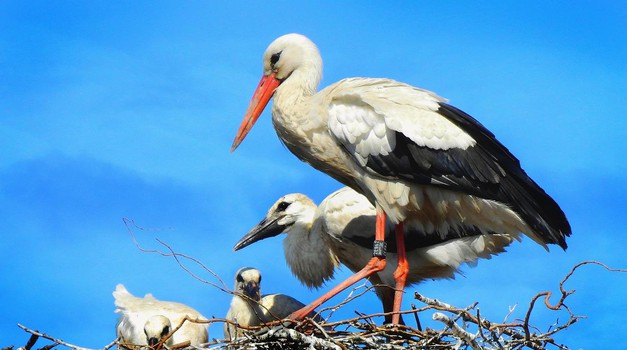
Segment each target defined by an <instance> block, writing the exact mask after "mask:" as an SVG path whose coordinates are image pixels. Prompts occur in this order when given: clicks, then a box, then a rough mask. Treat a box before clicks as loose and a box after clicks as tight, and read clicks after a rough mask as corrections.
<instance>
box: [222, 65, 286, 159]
mask: <svg viewBox="0 0 627 350" xmlns="http://www.w3.org/2000/svg"><path fill="white" fill-rule="evenodd" d="M279 84H281V81H280V80H278V79H277V78H276V77H275V73H272V74H270V75H264V76H263V77H262V78H261V81H260V82H259V85H258V86H257V89H256V90H255V93H254V94H253V99H252V100H251V101H250V104H249V105H248V109H247V110H246V114H244V120H242V124H241V125H240V127H239V130H238V131H237V135H235V140H233V145H232V146H231V152H233V151H235V149H236V148H237V146H239V144H240V143H242V141H244V138H245V137H246V135H247V134H248V132H249V131H250V129H252V127H253V125H254V124H255V122H256V121H257V119H258V118H259V116H260V115H261V112H263V109H264V108H266V105H267V104H268V102H269V101H270V99H271V98H272V95H273V94H274V90H276V88H277V87H278V86H279Z"/></svg>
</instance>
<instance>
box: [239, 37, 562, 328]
mask: <svg viewBox="0 0 627 350" xmlns="http://www.w3.org/2000/svg"><path fill="white" fill-rule="evenodd" d="M321 75H322V58H321V57H320V53H319V52H318V48H317V47H316V45H315V44H314V43H313V42H311V41H310V40H309V39H308V38H306V37H305V36H302V35H299V34H287V35H284V36H282V37H279V38H278V39H276V40H275V41H273V42H272V43H271V44H270V46H268V48H267V49H266V51H265V53H264V56H263V76H262V78H261V81H260V83H259V85H258V87H257V89H256V91H255V93H254V95H253V98H252V101H251V102H250V105H249V107H248V109H247V111H246V114H245V115H244V120H243V121H242V124H241V126H240V128H239V130H238V132H237V135H236V136H235V140H234V141H233V145H232V147H231V152H232V151H234V150H235V149H236V148H237V146H238V145H239V144H240V143H241V142H242V140H243V139H244V137H245V136H246V134H247V133H248V132H249V131H250V129H251V128H252V126H253V124H254V123H255V121H256V120H257V118H258V117H259V115H260V114H261V112H262V111H263V109H264V108H265V106H266V105H267V103H268V101H269V100H270V99H271V98H272V97H274V104H273V106H272V122H273V125H274V128H275V130H276V132H277V134H278V136H279V138H280V139H281V141H282V142H283V143H284V144H285V145H286V146H287V148H288V149H289V150H290V151H291V152H292V153H294V154H295V155H296V156H297V157H298V158H300V159H301V160H302V161H305V162H307V163H309V164H310V165H311V166H313V167H314V168H316V169H318V170H320V171H322V172H325V173H327V174H328V175H330V176H332V177H333V178H335V179H336V180H338V181H340V182H342V183H343V184H345V185H347V186H349V187H351V188H353V189H354V190H356V191H358V192H360V193H362V194H363V195H365V196H366V198H368V200H369V201H370V202H371V203H373V204H374V205H375V208H376V210H377V220H376V229H375V241H374V248H373V257H372V259H370V261H369V262H368V263H367V264H366V265H365V266H364V267H363V268H362V269H361V270H360V271H359V272H358V273H356V274H355V275H354V276H352V277H351V278H349V279H347V280H346V281H344V282H342V283H341V284H339V285H338V286H337V287H336V288H334V289H332V290H331V291H329V292H328V293H327V294H325V295H323V296H322V297H320V298H319V299H317V300H316V301H314V302H313V303H312V304H310V305H309V306H308V307H307V308H304V309H302V310H300V311H298V312H296V313H294V314H293V315H292V316H293V317H295V318H299V317H303V316H304V315H305V314H307V313H309V312H310V311H311V310H313V308H315V307H317V306H318V305H320V304H321V303H323V302H325V301H326V300H328V299H329V298H330V297H332V296H333V295H335V294H337V293H338V292H340V291H342V290H344V289H345V288H347V287H348V286H350V285H351V284H353V283H355V282H357V281H359V280H360V279H362V278H364V277H367V276H370V275H371V274H373V273H375V272H378V271H381V270H383V269H384V268H385V229H384V228H385V222H386V217H387V218H388V219H389V220H390V221H391V222H392V223H394V224H395V225H397V229H396V234H395V236H396V242H397V246H398V265H397V269H396V271H395V273H394V277H395V281H396V285H395V288H396V293H395V299H394V308H393V309H394V311H398V310H400V305H401V299H402V293H403V288H404V286H405V282H406V278H407V273H408V265H407V259H406V257H405V239H404V235H403V232H404V230H403V228H402V226H403V224H408V223H411V222H412V221H417V222H420V223H422V225H424V226H425V227H426V228H427V230H426V231H425V233H426V234H433V235H439V234H440V233H441V232H447V231H448V230H449V228H451V227H452V228H455V229H457V228H459V227H462V226H474V227H477V228H478V229H480V230H482V231H484V232H501V233H507V234H514V233H518V232H522V233H524V234H525V235H527V236H529V237H531V238H532V239H533V240H535V241H536V242H538V243H539V244H541V245H543V246H545V248H546V245H547V244H558V245H559V246H561V247H562V248H563V249H566V236H569V235H570V233H571V230H570V225H569V223H568V220H567V219H566V216H565V215H564V213H563V212H562V210H561V208H560V207H559V206H558V204H557V203H556V202H555V201H554V200H553V199H552V198H551V197H550V196H549V195H548V194H546V193H545V192H544V190H543V189H542V188H540V186H538V185H537V184H536V183H535V182H534V181H533V180H532V179H531V178H530V177H529V176H528V175H527V174H526V173H525V171H524V170H523V169H522V168H521V166H520V163H519V161H518V159H516V157H514V155H513V154H511V153H510V152H509V150H508V149H507V148H505V146H503V145H502V144H501V143H500V142H499V141H498V140H497V139H496V138H495V136H494V135H493V134H492V133H491V132H490V131H489V130H487V129H486V128H485V127H484V126H483V125H481V123H479V122H478V121H477V120H475V119H474V118H472V117H471V116H470V115H468V114H466V113H464V112H463V111H461V110H459V109H457V108H455V107H453V106H451V105H449V104H448V103H446V102H445V99H443V98H441V97H439V96H437V95H436V94H435V93H433V92H430V91H427V90H423V89H419V88H416V87H413V86H410V85H407V84H403V83H400V82H397V81H394V80H390V79H371V78H349V79H344V80H341V81H339V82H337V83H335V84H332V85H331V86H329V87H327V88H325V89H323V90H322V91H320V92H318V93H316V89H317V86H318V84H319V82H320V79H321ZM411 239H412V238H411V237H408V240H411ZM397 321H398V317H395V319H394V323H397Z"/></svg>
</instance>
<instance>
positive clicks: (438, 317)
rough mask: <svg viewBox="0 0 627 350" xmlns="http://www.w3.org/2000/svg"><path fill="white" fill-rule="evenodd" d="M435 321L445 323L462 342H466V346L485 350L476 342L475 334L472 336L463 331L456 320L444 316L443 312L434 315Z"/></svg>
mask: <svg viewBox="0 0 627 350" xmlns="http://www.w3.org/2000/svg"><path fill="white" fill-rule="evenodd" d="M433 319H434V320H436V321H440V322H442V323H444V324H445V325H446V326H447V327H448V328H450V329H451V331H453V334H455V335H456V336H458V337H459V338H460V339H461V340H463V341H464V342H466V344H468V345H470V346H471V347H472V348H473V349H483V347H482V346H481V345H479V344H478V343H477V341H476V340H475V335H474V334H470V333H469V332H467V331H465V330H464V329H462V328H461V327H460V326H459V325H458V324H457V323H456V322H455V320H454V319H452V318H450V317H448V316H446V315H445V314H443V313H441V312H436V313H434V314H433Z"/></svg>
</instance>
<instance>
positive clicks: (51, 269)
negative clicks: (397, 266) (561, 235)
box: [0, 1, 627, 348]
mask: <svg viewBox="0 0 627 350" xmlns="http://www.w3.org/2000/svg"><path fill="white" fill-rule="evenodd" d="M290 32H298V33H302V34H305V35H307V36H309V37H310V38H311V39H312V40H313V41H314V42H316V43H317V44H318V46H319V48H320V50H321V53H322V56H323V60H324V64H325V70H324V78H323V82H322V84H321V86H326V85H328V84H330V83H333V82H335V81H337V80H339V79H341V78H344V77H351V76H368V77H388V78H393V79H397V80H401V81H403V82H406V83H409V84H412V85H416V86H420V87H422V88H426V89H429V90H432V91H435V92H437V93H438V94H440V95H442V96H444V97H446V98H448V99H449V100H450V102H451V103H452V104H453V105H455V106H457V107H459V108H461V109H463V110H465V111H466V112H468V113H469V114H471V115H473V116H474V117H476V118H477V119H479V120H480V121H481V122H482V123H484V124H485V125H486V126H487V127H488V128H489V129H490V130H492V131H493V132H494V133H495V134H496V135H497V137H498V138H499V139H500V140H501V141H502V142H503V143H504V144H505V145H506V146H507V147H508V148H509V149H510V150H511V151H512V152H513V153H514V154H515V155H516V156H517V157H518V158H519V159H520V160H521V163H522V165H523V167H524V168H525V169H526V170H527V172H528V173H529V174H530V175H531V176H532V177H533V178H534V179H535V180H536V181H537V182H538V183H540V184H541V186H543V187H544V188H545V190H546V191H547V192H548V193H550V194H551V195H552V196H553V197H554V198H555V199H556V200H557V201H558V203H560V205H561V206H562V208H563V209H564V211H565V212H566V214H567V215H568V217H569V219H570V221H571V224H572V226H573V236H572V237H571V239H570V240H569V241H568V243H569V246H570V248H569V249H568V251H567V252H566V253H564V252H562V251H560V250H559V249H555V248H553V249H552V250H551V252H550V253H546V252H545V251H544V250H543V249H542V248H540V247H539V246H537V245H536V244H535V243H533V242H532V241H531V240H529V239H525V240H523V242H522V243H518V244H514V245H513V246H512V247H511V248H510V251H509V252H508V253H507V254H502V255H501V256H498V257H496V258H494V259H492V260H489V261H481V262H480V263H479V265H478V266H477V267H476V268H464V269H463V272H464V274H463V275H460V276H458V278H457V279H456V280H454V281H433V282H427V283H424V284H422V285H419V286H417V287H413V288H411V289H409V290H410V291H413V290H419V291H420V292H422V293H423V294H425V295H428V296H431V297H437V298H439V299H441V300H444V301H447V302H449V303H452V304H455V305H457V306H466V305H469V304H471V303H472V302H474V301H479V307H480V308H481V311H482V314H483V315H486V316H488V317H489V318H491V319H493V320H501V319H502V318H503V317H504V316H505V315H506V314H507V312H508V307H509V306H512V305H515V304H517V305H518V310H519V312H520V314H519V315H518V317H521V316H522V315H524V314H522V312H523V310H525V309H526V305H527V304H528V302H529V300H530V299H531V297H532V296H533V295H535V294H536V293H538V292H540V291H544V290H556V288H557V285H558V283H559V281H560V280H561V279H562V277H563V276H564V275H565V274H566V273H567V272H568V271H569V270H570V267H571V266H573V265H574V264H575V263H577V262H579V261H582V260H588V259H596V260H600V261H602V262H604V263H606V264H608V265H610V266H613V267H623V268H625V267H627V260H626V259H625V257H624V252H623V249H624V247H625V246H627V239H626V238H625V237H626V235H627V229H625V227H624V225H622V222H621V221H620V220H621V219H620V218H621V217H623V216H624V215H625V210H626V209H625V208H627V185H626V181H625V180H627V176H626V175H625V174H627V162H626V161H625V155H624V154H625V150H626V143H627V141H626V140H627V132H626V130H627V122H626V118H625V116H624V113H625V111H626V110H627V108H625V107H626V104H625V102H624V101H625V96H624V94H625V92H624V87H625V81H627V69H626V68H627V65H626V63H625V62H627V5H625V3H624V2H620V1H578V2H547V1H538V2H525V3H521V2H514V1H485V2H481V3H473V4H470V3H467V4H465V5H459V3H458V2H452V1H450V2H449V1H444V2H433V1H429V2H412V3H402V4H401V3H386V4H382V3H377V2H371V3H362V2H348V1H347V2H328V3H322V4H321V3H320V2H309V3H302V4H295V3H293V2H288V1H285V2H284V1H275V2H272V3H271V4H270V3H268V2H255V3H253V2H250V3H243V2H230V3H229V4H223V3H217V2H204V1H189V2H161V1H133V2H127V3H115V4H112V3H111V2H109V1H31V2H23V1H2V2H0V47H2V50H0V81H2V83H1V84H0V96H1V97H0V111H1V114H0V149H1V150H2V152H1V154H0V222H1V223H2V230H3V232H2V234H0V254H1V256H2V262H0V299H1V300H3V302H2V312H1V313H0V345H1V346H8V345H16V346H22V345H24V344H25V343H26V341H27V339H28V336H27V335H26V334H25V333H24V332H23V331H21V330H20V329H19V328H17V326H16V324H17V323H22V324H24V325H26V326H28V327H31V328H35V329H39V330H41V331H44V332H46V333H49V334H51V335H54V336H56V337H59V338H62V339H64V340H65V341H68V342H70V343H73V344H76V345H80V346H84V347H93V348H97V347H102V346H104V345H105V344H107V343H109V342H110V341H111V340H113V339H114V337H115V335H114V325H115V321H116V315H115V314H114V313H113V310H114V306H113V297H112V296H111V292H112V291H113V289H114V288H115V285H116V284H117V283H124V284H125V285H126V286H127V287H128V289H129V290H130V291H131V292H133V293H135V294H138V295H143V294H144V293H148V292H152V293H154V294H155V296H156V297H157V298H161V299H164V300H175V301H180V302H184V303H186V304H188V305H190V306H193V307H195V308H196V309H198V310H199V311H201V312H202V313H203V314H205V315H206V316H207V317H211V316H216V317H223V316H224V314H225V313H226V310H227V308H228V302H229V300H230V296H229V295H228V294H226V293H224V292H221V291H219V290H217V289H216V288H213V287H210V286H207V285H205V284H203V283H200V282H198V281H196V280H194V279H193V278H191V277H190V276H189V275H187V274H186V273H185V272H184V271H183V270H182V269H180V268H179V267H178V266H177V264H176V262H175V261H173V260H172V259H171V258H166V257H161V256H158V255H155V254H148V253H142V252H140V251H138V249H137V248H136V247H135V246H134V244H133V241H132V240H131V237H130V235H129V233H128V231H127V230H126V228H125V226H124V224H123V222H122V218H123V217H128V218H131V219H133V220H135V222H136V223H137V224H138V225H140V226H143V227H151V228H159V229H158V230H145V231H136V232H135V233H136V234H137V238H138V240H139V241H140V242H141V244H142V245H144V246H146V247H152V248H160V247H159V245H158V243H156V241H155V238H159V239H161V240H163V241H165V242H167V243H168V244H169V245H170V246H171V247H172V248H173V249H175V250H176V251H178V252H182V253H186V254H188V255H191V256H193V257H196V258H198V259H200V260H202V261H203V262H204V263H206V264H207V265H208V266H209V267H210V268H211V269H213V271H215V272H216V273H217V274H218V275H219V276H221V277H222V278H223V279H224V280H225V281H226V283H227V285H228V286H229V287H231V285H232V284H233V283H232V278H233V275H234V273H235V271H236V270H237V269H238V268H239V267H242V266H255V267H257V268H259V269H260V270H261V271H262V273H263V274H264V285H263V287H262V288H263V290H264V292H266V293H270V292H286V293H289V294H291V295H293V296H295V297H297V298H298V299H300V300H301V301H303V302H308V301H311V300H313V299H314V298H315V297H316V296H318V295H319V294H320V293H321V291H309V290H308V289H307V288H306V287H304V286H301V285H300V284H299V283H298V281H297V280H296V279H295V278H293V277H292V276H291V274H290V272H289V270H288V269H287V268H286V266H285V262H284V259H283V257H282V244H281V239H278V238H276V239H273V240H267V241H264V242H261V243H258V244H256V245H253V246H251V247H249V248H246V249H245V250H243V251H240V252H237V253H234V252H232V246H233V245H234V243H235V242H236V241H237V240H238V239H239V238H240V237H241V236H242V235H243V234H244V233H246V232H247V231H248V229H250V228H251V227H252V226H254V225H255V224H256V223H257V222H258V221H259V220H260V219H261V218H262V217H263V216H264V215H265V213H266V210H267V209H268V207H269V206H270V205H271V204H272V203H274V201H275V200H276V199H277V198H278V197H280V196H281V195H283V194H286V193H290V192H303V193H306V194H308V195H309V196H311V197H312V198H313V199H315V200H316V201H318V202H319V201H320V200H322V199H323V198H324V197H326V195H328V194H329V193H331V192H332V191H334V190H336V189H337V188H339V187H340V185H339V184H338V183H336V182H334V181H333V180H331V179H330V178H328V177H327V176H325V175H324V174H321V173H318V172H316V171H315V170H313V169H311V168H310V167H308V166H307V165H305V164H303V163H301V162H299V161H298V160H297V159H296V158H295V157H294V156H292V155H291V154H290V153H289V152H288V151H287V150H286V149H284V148H283V146H282V145H281V144H280V142H279V141H278V139H277V137H276V135H275V133H274V131H273V130H272V127H271V123H270V118H269V117H270V116H269V114H268V112H266V113H265V114H264V115H263V116H262V118H260V121H259V122H258V123H257V125H256V127H255V128H254V129H253V130H252V132H251V134H250V135H249V136H248V137H247V139H246V140H245V141H244V143H243V144H242V146H240V148H239V149H238V150H237V151H236V152H235V153H234V154H230V153H229V148H230V145H231V142H232V139H233V137H234V136H235V132H236V131H237V127H238V126H239V123H240V121H241V118H242V116H243V113H244V111H245V109H246V106H247V104H248V102H249V100H250V97H251V95H252V92H253V90H254V88H255V87H256V84H257V83H258V81H259V78H260V74H261V56H262V54H263V51H264V49H265V48H266V46H267V45H268V44H269V43H270V42H271V41H272V40H273V39H275V38H276V37H278V36H280V35H282V34H286V33H290ZM346 276H348V273H347V271H346V270H343V271H342V272H341V273H340V274H339V275H338V277H337V278H336V279H340V278H344V277H346ZM204 277H205V278H207V279H210V280H211V281H213V282H216V280H215V279H212V278H211V276H209V275H204ZM567 288H573V289H577V293H576V294H575V295H573V296H571V297H570V298H569V299H568V300H569V303H568V305H569V306H570V307H571V309H572V310H573V311H574V312H575V313H576V314H579V315H585V316H587V319H585V320H583V321H580V323H578V324H576V325H574V326H573V327H572V328H571V330H570V331H568V332H567V333H565V335H564V336H561V337H558V339H559V340H560V341H562V342H564V343H566V344H567V345H569V346H572V347H574V348H577V347H583V348H591V347H594V348H604V347H607V346H609V345H613V344H614V343H615V339H616V338H615V337H613V336H611V334H609V331H608V330H610V329H611V330H612V332H616V333H626V332H627V325H626V324H625V323H624V322H623V320H622V317H623V316H622V315H623V314H624V313H625V312H626V311H627V301H626V298H625V296H624V290H625V289H626V288H627V276H626V275H621V274H612V273H608V272H605V271H604V270H602V269H600V268H597V267H584V268H583V269H581V270H580V271H579V272H577V274H576V275H575V276H574V277H573V278H572V280H571V281H570V282H569V283H568V284H567ZM410 295H411V293H410ZM410 299H411V298H410V297H408V298H406V302H405V307H409V303H410ZM379 307H380V306H379V303H378V301H377V300H376V298H375V296H374V295H369V296H367V297H364V298H363V299H362V300H360V301H359V302H356V303H354V304H350V305H349V306H348V307H345V308H344V310H342V311H341V312H340V314H338V315H337V316H338V318H339V317H342V316H350V315H352V314H353V310H355V309H357V310H360V311H362V312H376V311H378V310H379ZM558 316H559V317H560V320H562V319H563V318H564V317H565V316H564V315H563V314H560V315H556V314H555V313H549V312H546V311H544V310H541V308H537V311H536V313H534V318H533V319H532V322H533V323H535V324H536V325H540V326H548V325H550V324H551V323H553V321H554V320H555V319H556V318H557V317H558ZM210 332H211V333H210V336H211V337H220V336H221V326H217V327H215V328H212V329H211V330H210Z"/></svg>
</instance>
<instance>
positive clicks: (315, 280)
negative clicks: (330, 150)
mask: <svg viewBox="0 0 627 350" xmlns="http://www.w3.org/2000/svg"><path fill="white" fill-rule="evenodd" d="M375 217H376V210H375V208H374V207H373V206H372V204H371V203H370V202H368V200H367V199H366V197H364V196H362V195H361V194H359V193H357V192H355V191H354V190H352V189H351V188H349V187H344V188H342V189H340V190H338V191H335V192H333V193H332V194H330V195H329V196H328V197H327V198H325V199H324V200H323V201H322V202H321V203H320V205H319V206H316V204H315V203H314V202H313V201H312V200H311V199H310V198H309V197H307V196H306V195H304V194H300V193H291V194H288V195H285V196H283V197H281V198H280V199H279V200H277V201H276V202H275V203H274V204H273V205H272V207H270V209H269V210H268V214H267V215H266V217H265V218H264V219H263V220H261V222H259V224H258V225H257V226H255V227H254V228H253V229H251V230H250V231H249V232H248V233H247V234H246V235H245V236H244V237H242V239H240V241H239V242H237V244H235V247H234V250H236V251H237V250H239V249H242V248H244V247H246V246H248V245H250V244H252V243H255V242H257V241H260V240H262V239H266V238H269V237H274V236H276V235H278V234H280V233H285V234H287V236H286V237H285V240H284V241H283V249H284V253H285V260H286V261H287V264H288V265H289V267H290V269H291V270H292V273H294V275H295V276H296V277H297V278H298V279H299V280H300V281H301V282H302V283H304V284H305V285H307V286H308V287H310V288H311V287H313V288H319V287H320V286H322V285H323V284H324V282H326V281H327V280H329V279H331V278H333V275H334V273H335V269H336V268H337V267H338V263H342V264H344V265H346V266H347V267H348V268H349V269H351V270H352V271H353V272H358V271H359V270H361V269H362V268H363V267H364V266H365V265H366V264H367V263H368V261H369V260H370V258H371V257H372V241H373V240H374V231H373V230H372V228H373V227H374V225H375V220H376V219H375ZM414 224H415V222H414ZM385 228H386V242H387V244H388V250H389V251H388V254H387V260H388V262H390V264H387V265H386V267H385V269H384V270H382V271H379V272H378V273H374V274H372V275H370V276H369V277H368V279H369V280H370V282H371V283H372V284H373V285H374V286H375V291H376V293H377V295H378V297H379V299H381V302H382V304H383V311H384V312H386V313H389V312H391V311H392V308H393V303H394V286H395V281H394V276H393V274H394V267H395V262H397V261H398V256H397V254H396V244H395V241H394V235H393V234H392V233H393V232H394V225H393V224H392V223H391V222H390V221H389V220H388V221H387V223H386V227H385ZM404 229H405V237H406V238H407V245H406V247H405V248H406V250H407V262H408V263H409V272H408V275H407V283H408V284H413V283H419V282H421V281H423V280H425V279H431V278H453V277H454V274H455V272H457V271H458V268H459V267H460V265H461V264H463V263H468V264H470V265H473V264H475V263H476V261H477V259H479V258H486V259H490V258H491V256H492V255H494V254H498V253H500V252H503V251H505V249H504V248H505V247H507V246H508V245H509V244H510V243H511V242H513V241H514V240H515V239H518V238H519V234H513V235H508V234H498V233H494V234H482V233H481V231H478V230H477V229H476V228H475V227H464V228H463V229H462V230H459V231H457V230H455V229H453V228H449V230H448V231H447V232H440V234H439V235H427V234H425V228H424V227H422V226H415V225H414V226H412V225H405V227H404ZM408 237H409V238H408ZM386 285H387V287H386ZM286 316H287V315H286ZM385 319H386V323H390V322H391V321H392V319H391V317H390V316H389V315H387V316H386V317H385Z"/></svg>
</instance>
